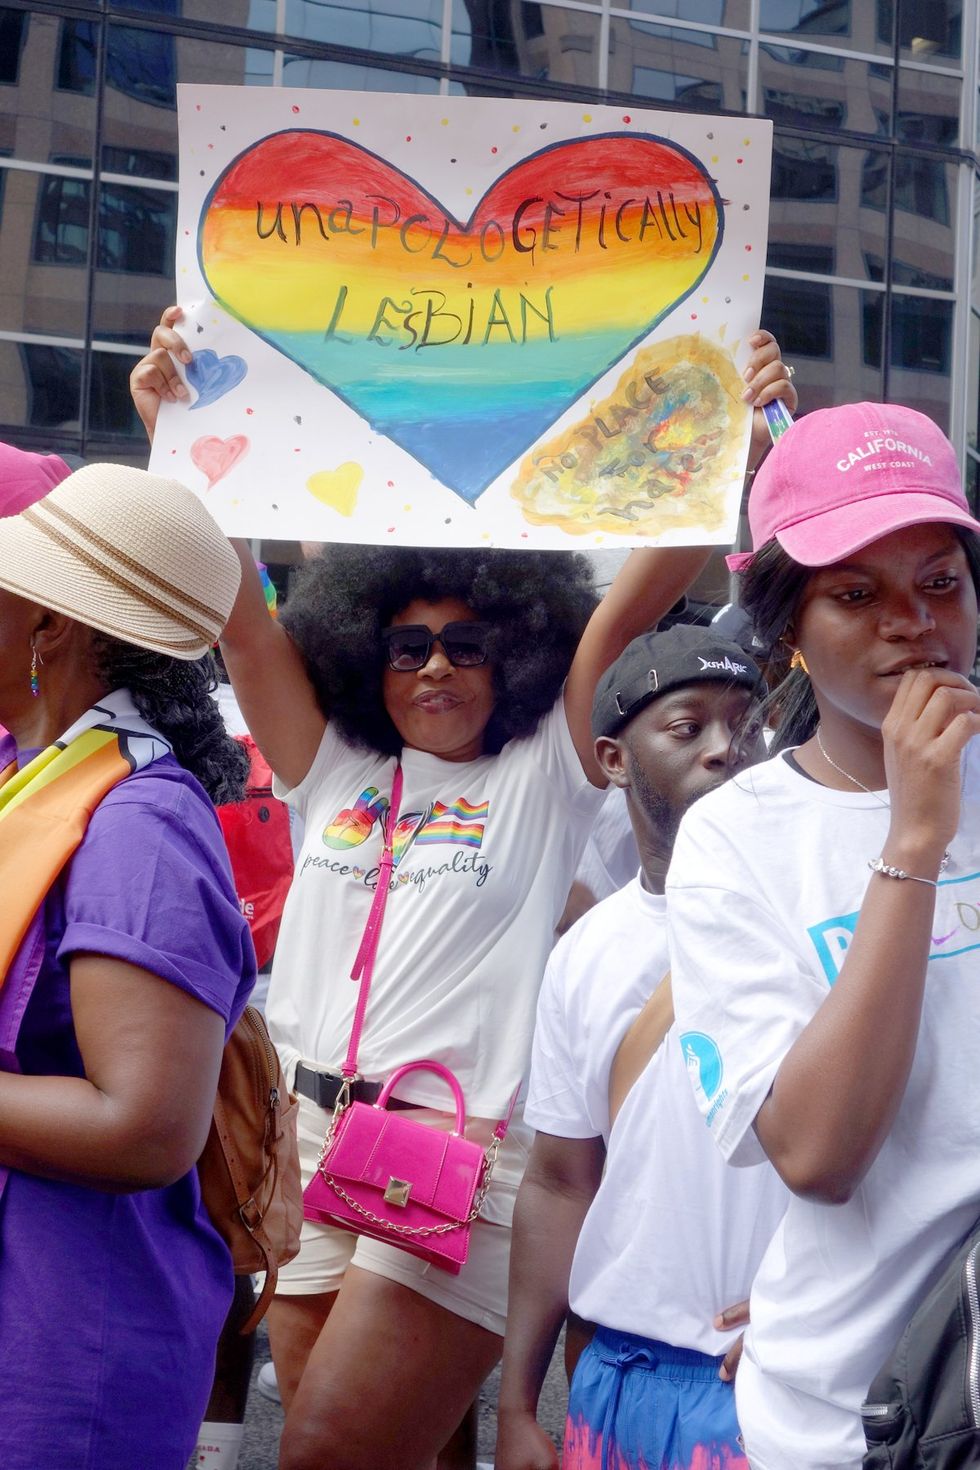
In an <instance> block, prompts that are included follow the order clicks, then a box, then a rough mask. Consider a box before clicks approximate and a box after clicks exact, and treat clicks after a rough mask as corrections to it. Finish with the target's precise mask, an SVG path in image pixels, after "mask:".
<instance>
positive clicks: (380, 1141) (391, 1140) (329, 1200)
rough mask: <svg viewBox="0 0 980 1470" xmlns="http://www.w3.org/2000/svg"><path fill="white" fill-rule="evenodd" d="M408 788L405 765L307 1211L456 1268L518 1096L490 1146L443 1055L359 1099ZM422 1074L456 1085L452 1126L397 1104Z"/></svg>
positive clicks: (411, 1065)
mask: <svg viewBox="0 0 980 1470" xmlns="http://www.w3.org/2000/svg"><path fill="white" fill-rule="evenodd" d="M401 790H402V770H401V766H399V767H398V768H397V770H396V772H395V779H394V782H393V784H392V791H391V806H390V808H389V811H388V819H387V823H386V828H385V845H384V853H383V856H382V858H381V863H380V865H379V870H378V883H377V887H376V889H375V894H374V902H373V904H372V906H371V912H370V914H369V915H368V921H367V924H366V926H365V929H364V937H363V939H362V940H361V945H360V948H359V950H358V953H357V958H356V959H355V961H354V968H353V970H352V971H351V979H353V980H357V979H359V980H360V982H361V988H360V991H359V993H358V997H357V1005H356V1007H355V1010H354V1021H353V1025H352V1027H351V1037H350V1044H349V1046H348V1048H347V1057H346V1060H345V1061H344V1065H343V1067H342V1068H341V1071H342V1074H343V1078H344V1081H343V1084H342V1086H341V1089H340V1092H339V1094H338V1097H337V1103H336V1106H335V1108H334V1111H333V1117H332V1118H331V1120H330V1127H329V1128H328V1130H327V1136H326V1138H325V1139H324V1142H323V1148H322V1149H321V1150H320V1158H319V1160H318V1163H317V1169H316V1173H315V1174H314V1175H313V1178H312V1179H311V1180H310V1182H309V1184H308V1185H307V1186H306V1189H305V1190H304V1192H303V1214H304V1216H305V1217H306V1219H307V1220H316V1221H318V1222H319V1223H320V1224H322V1225H335V1226H338V1227H339V1228H340V1229H342V1230H350V1231H353V1233H354V1234H355V1235H370V1236H372V1237H373V1238H374V1239H375V1240H386V1241H388V1243H389V1244H391V1245H396V1246H398V1247H399V1248H400V1249H401V1250H404V1251H408V1252H410V1253H411V1254H412V1255H413V1256H420V1257H421V1258H422V1260H424V1261H429V1262H431V1263H432V1265H434V1266H440V1267H441V1268H442V1269H443V1270H444V1271H450V1272H452V1273H453V1274H454V1275H456V1274H457V1273H458V1272H459V1270H460V1268H461V1267H462V1266H463V1264H464V1262H465V1261H466V1257H467V1253H468V1251H469V1245H470V1227H471V1225H472V1224H473V1221H474V1220H475V1219H476V1218H477V1216H478V1215H479V1213H480V1210H481V1209H482V1207H483V1201H484V1200H485V1199H486V1196H487V1190H488V1189H489V1188H490V1179H491V1176H492V1174H493V1167H494V1163H495V1162H496V1158H497V1150H498V1149H499V1147H500V1144H501V1143H502V1141H503V1139H504V1136H505V1135H506V1132H507V1127H508V1125H509V1123H510V1115H511V1113H512V1112H513V1108H514V1103H513V1101H512V1102H511V1106H510V1110H509V1112H508V1114H507V1117H506V1118H505V1119H503V1120H502V1121H501V1122H499V1123H498V1124H497V1126H496V1128H495V1129H494V1131H493V1135H492V1137H491V1139H490V1143H489V1144H488V1145H487V1147H486V1149H483V1148H481V1147H480V1145H479V1144H478V1143H473V1142H472V1141H471V1140H470V1139H468V1138H464V1136H463V1130H464V1128H465V1125H466V1106H465V1103H464V1100H463V1090H462V1088H461V1087H460V1085H459V1080H458V1079H457V1078H456V1076H455V1075H454V1074H453V1073H452V1072H451V1071H450V1070H449V1068H448V1067H444V1066H443V1065H442V1063H441V1062H434V1061H422V1062H407V1063H406V1064H405V1065H404V1066H402V1067H399V1068H398V1069H397V1071H395V1072H393V1073H392V1075H391V1076H390V1077H389V1079H388V1081H387V1082H386V1083H385V1086H384V1088H383V1090H382V1092H381V1095H380V1097H379V1098H378V1100H377V1102H375V1103H365V1102H351V1100H350V1086H351V1083H353V1082H354V1081H355V1079H356V1078H357V1051H358V1045H359V1043H360V1037H361V1030H362V1027H363V1023H364V1012H365V1010H366V1007H367V997H368V991H369V989H370V985H371V975H372V972H373V970H374V959H375V954H376V952H377V947H378V938H379V935H380V932H381V920H382V917H383V915H384V908H385V902H386V900H387V897H388V887H389V883H390V880H391V870H392V867H393V864H394V856H393V852H392V846H391V844H392V834H393V833H394V831H395V824H396V822H397V820H398V807H399V804H400V801H401ZM414 1071H428V1072H435V1073H436V1074H437V1075H438V1076H440V1077H442V1078H443V1080H444V1081H445V1082H447V1083H448V1084H449V1087H450V1089H451V1091H452V1094H453V1101H454V1104H455V1108H456V1119H455V1125H454V1127H453V1129H452V1131H451V1132H445V1131H444V1130H443V1129H440V1128H433V1127H430V1126H429V1125H428V1124H426V1123H420V1122H417V1121H416V1120H415V1119H413V1118H411V1117H406V1115H405V1113H404V1112H389V1111H388V1108H387V1103H388V1099H389V1098H390V1096H391V1093H392V1089H393V1088H394V1087H395V1086H396V1085H397V1083H398V1082H400V1081H401V1079H402V1078H403V1077H405V1076H406V1074H407V1073H409V1072H414ZM515 1100H516V1094H515Z"/></svg>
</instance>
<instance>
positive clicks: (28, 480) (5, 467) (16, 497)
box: [0, 443, 71, 517]
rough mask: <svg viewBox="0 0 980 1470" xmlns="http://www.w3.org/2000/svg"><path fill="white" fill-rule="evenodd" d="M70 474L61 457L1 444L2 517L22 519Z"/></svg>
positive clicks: (0, 491) (0, 508) (0, 507)
mask: <svg viewBox="0 0 980 1470" xmlns="http://www.w3.org/2000/svg"><path fill="white" fill-rule="evenodd" d="M70 474H71V470H70V469H69V468H68V466H67V465H66V464H65V461H64V460H63V459H61V458H60V457H59V456H58V455H57V454H32V453H31V451H30V450H28V449H17V448H15V446H14V445H13V444H3V443H0V517H3V516H15V515H18V514H19V513H20V511H22V510H26V509H27V507H28V506H29V505H33V504H34V502H35V501H36V500H41V499H42V498H43V497H44V496H45V495H47V493H48V491H49V490H53V489H54V487H55V485H60V484H61V482H62V480H67V478H68V476H69V475H70Z"/></svg>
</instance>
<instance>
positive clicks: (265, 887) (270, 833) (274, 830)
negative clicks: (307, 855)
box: [218, 735, 293, 970]
mask: <svg viewBox="0 0 980 1470" xmlns="http://www.w3.org/2000/svg"><path fill="white" fill-rule="evenodd" d="M235 738H236V739H238V740H239V741H240V742H241V744H242V745H244V747H245V749H246V750H247V751H248V758H249V761H250V763H251V771H250V772H249V778H248V786H247V787H246V789H245V800H244V801H236V802H232V803H230V804H229V805H227V806H219V807H218V820H219V821H220V823H221V828H222V831H223V832H224V834H225V842H226V844H227V847H228V853H229V856H230V857H231V871H232V876H233V877H234V879H235V890H236V892H237V894H238V902H239V904H240V905H241V910H242V914H243V915H244V917H245V918H246V919H247V920H248V927H249V929H250V930H251V931H252V943H253V944H254V945H255V955H256V959H257V960H258V965H259V969H260V970H261V969H262V968H263V967H264V966H265V965H267V964H268V963H269V961H270V960H271V959H272V955H273V952H274V950H275V947H276V939H277V938H278V935H279V924H280V921H281V919H282V910H283V905H284V904H285V902H286V894H287V893H288V892H289V885H290V883H291V882H292V881H293V845H292V842H291V841H290V837H289V809H288V807H287V806H286V804H285V802H282V801H279V799H278V798H277V797H275V796H273V794H272V769H271V767H270V766H269V764H268V762H267V761H266V759H265V757H264V756H263V755H262V753H261V752H260V750H259V748H258V746H257V745H256V743H255V741H254V740H253V739H252V737H251V736H250V735H240V736H236V737H235Z"/></svg>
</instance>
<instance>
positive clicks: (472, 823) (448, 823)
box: [415, 796, 490, 847]
mask: <svg viewBox="0 0 980 1470" xmlns="http://www.w3.org/2000/svg"><path fill="white" fill-rule="evenodd" d="M489 810H490V802H489V800H488V801H481V802H480V803H479V805H477V806H473V805H472V803H471V802H468V801H467V800H466V798H465V797H464V796H461V797H460V798H459V800H458V801H454V802H453V803H452V804H451V805H450V806H447V805H446V804H445V802H442V801H436V802H433V804H432V814H431V816H430V817H429V820H428V821H427V822H426V824H425V826H424V827H423V828H422V830H421V831H420V832H419V834H418V836H417V837H416V839H415V841H416V844H417V845H418V846H431V845H432V844H434V843H436V842H451V843H452V844H453V845H454V846H456V847H479V846H480V844H481V843H482V841H483V831H484V827H485V826H486V820H487V814H488V812H489Z"/></svg>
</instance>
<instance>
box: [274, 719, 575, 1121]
mask: <svg viewBox="0 0 980 1470" xmlns="http://www.w3.org/2000/svg"><path fill="white" fill-rule="evenodd" d="M402 769H403V772H404V793H403V796H402V801H401V809H400V813H399V821H398V828H397V833H396V840H395V855H396V863H397V866H396V868H395V871H394V874H393V878H392V884H391V890H390V894H389V899H388V906H387V909H386V912H385V916H384V923H383V926H382V931H381V940H380V945H379V948H378V955H377V960H376V963H375V967H374V978H373V981H372V984H371V992H370V998H369V1001H368V1007H367V1015H366V1018H365V1024H364V1033H363V1037H362V1041H361V1047H360V1052H359V1057H358V1068H359V1070H360V1072H361V1073H362V1074H363V1075H364V1076H365V1077H368V1078H370V1079H372V1080H381V1079H383V1078H385V1077H387V1076H388V1075H389V1074H390V1073H391V1072H392V1070H393V1069H394V1068H395V1067H397V1066H399V1065H401V1064H402V1063H403V1062H411V1061H418V1060H421V1059H422V1058H429V1059H434V1060H435V1061H438V1062H442V1063H443V1064H444V1065H445V1066H447V1067H449V1068H450V1069H451V1070H452V1071H453V1072H455V1074H456V1076H457V1077H458V1078H459V1081H460V1083H461V1085H462V1088H463V1094H464V1097H465V1099H466V1110H467V1113H468V1114H469V1115H470V1116H471V1117H486V1118H499V1117H501V1116H503V1114H504V1112H505V1110H506V1108H507V1105H508V1103H509V1101H510V1098H511V1096H512V1095H513V1093H514V1092H515V1090H516V1089H517V1086H518V1084H519V1082H520V1081H521V1079H522V1077H523V1076H524V1073H525V1071H526V1068H527V1063H528V1056H529V1052H530V1046H531V1032H532V1030H533V1025H534V1008H535V1004H536V1001H537V995H538V989H539V987H540V983H541V976H542V973H543V971H544V966H545V960H546V959H547V955H548V951H549V949H550V948H551V944H552V938H553V933H554V926H555V924H556V922H557V920H558V917H559V916H560V914H561V912H562V909H563V907H564V903H565V899H566V896H567V893H568V888H569V885H570V883H571V881H572V875H573V874H574V872H575V868H576V865H577V863H578V860H579V857H580V855H581V851H582V847H583V845H584V843H585V840H586V837H587V836H588V832H589V828H590V826H591V824H592V820H593V818H594V816H595V812H596V809H597V807H598V806H599V804H600V802H601V801H602V792H601V791H599V790H598V789H597V788H595V787H593V786H590V785H589V784H588V781H587V780H586V776H585V773H584V771H583V770H582V765H581V762H580V760H579V758H578V755H577V753H576V751H575V747H574V745H573V743H572V738H571V734H570V732H569V729H568V724H567V721H566V719H565V712H564V706H563V703H562V701H561V699H559V700H558V702H557V704H556V705H555V707H554V708H553V709H552V710H551V711H550V712H549V713H548V714H547V715H546V716H545V717H544V718H543V719H542V720H541V722H540V724H539V725H538V728H537V730H536V731H535V732H534V734H533V735H530V736H528V737H526V738H524V739H520V740H511V741H509V742H508V744H507V745H506V746H505V747H504V749H503V750H502V751H501V752H500V754H499V755H488V756H481V757H480V758H479V759H477V760H474V761H468V762H455V761H445V760H442V759H441V758H440V757H438V756H435V755H430V754H427V753H425V752H423V751H418V750H405V752H404V754H403V757H402ZM394 770H395V760H394V758H393V757H383V756H379V755H378V754H376V753H375V752H373V751H369V750H359V749H357V748H355V747H353V746H351V745H348V744H347V743H346V742H345V741H344V740H343V739H342V738H341V737H340V736H339V735H338V734H337V733H336V731H335V730H334V729H333V727H332V726H328V727H327V730H326V732H325V734H324V737H323V741H322V742H321V745H320V748H319V750H318V752H317V755H316V758H315V759H314V762H313V765H312V767H311V768H310V770H309V772H308V773H307V775H306V777H305V779H304V780H303V781H302V782H301V783H300V785H299V786H297V787H296V788H295V789H294V790H293V791H291V792H288V793H287V792H280V791H279V790H278V788H277V794H282V795H284V796H286V797H287V799H288V800H289V802H290V804H291V805H293V806H295V807H296V809H297V810H298V811H299V812H300V814H301V815H302V816H303V817H304V819H305V822H306V835H305V839H304V843H303V848H302V851H301V853H300V856H299V860H298V862H297V865H296V877H295V879H294V881H293V886H292V889H291V890H290V894H289V898H288V899H287V901H286V909H285V913H284V916H283V923H282V929H281V931H280V934H279V945H278V950H277V953H276V960H275V966H274V969H273V976H272V985H271V987H270V991H269V1001H268V1010H267V1015H268V1020H269V1029H270V1031H271V1033H272V1037H273V1040H274V1041H275V1043H276V1045H277V1047H278V1048H279V1052H280V1055H281V1056H282V1060H283V1065H284V1067H287V1068H288V1067H290V1066H291V1065H292V1064H293V1063H295V1062H296V1061H297V1060H298V1059H303V1060H305V1061H307V1062H311V1063H315V1064H317V1065H319V1066H324V1067H333V1068H338V1067H339V1066H340V1064H341V1063H342V1062H343V1059H344V1056H345V1054H346V1051H347V1044H348V1040H349V1037H350V1028H351V1021H352V1019H353V1013H354V1004H355V1001H356V998H357V991H358V987H357V985H356V984H355V983H354V982H353V981H352V980H351V979H350V978H349V977H350V970H351V966H352V964H353V961H354V957H355V955H356V953H357V949H358V946H359V944H360V942H361V937H362V935H363V932H364V925H365V921H366V920H367V917H368V913H369V911H370V908H371V900H372V898H373V890H374V885H375V883H376V881H377V865H378V862H379V860H380V856H381V848H382V840H381V821H380V818H381V816H382V814H383V813H384V812H385V811H386V810H387V804H388V798H389V796H390V793H391V784H392V778H393V775H394ZM287 1075H288V1073H287ZM397 1091H398V1095H399V1096H400V1097H402V1098H405V1099H407V1100H408V1101H409V1102H415V1103H420V1104H423V1105H425V1106H428V1107H435V1108H439V1109H441V1110H443V1111H446V1110H448V1109H449V1108H450V1106H451V1100H450V1098H449V1094H448V1089H447V1088H446V1086H445V1084H444V1083H442V1082H440V1081H439V1079H438V1078H437V1077H436V1076H435V1075H434V1074H432V1073H426V1072H417V1073H415V1074H413V1075H412V1076H409V1077H408V1078H406V1080H405V1082H404V1084H402V1085H400V1086H399V1087H398V1089H397Z"/></svg>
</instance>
